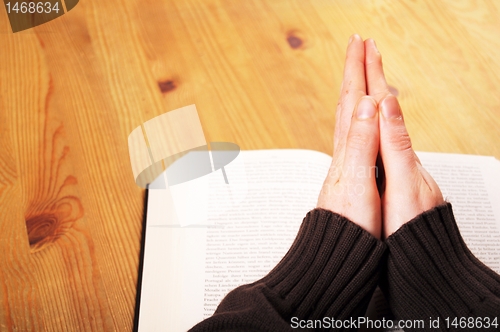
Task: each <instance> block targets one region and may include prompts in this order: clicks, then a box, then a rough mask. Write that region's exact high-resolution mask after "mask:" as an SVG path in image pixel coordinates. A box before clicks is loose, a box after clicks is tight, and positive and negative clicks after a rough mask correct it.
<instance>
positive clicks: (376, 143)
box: [317, 35, 444, 239]
mask: <svg viewBox="0 0 500 332" xmlns="http://www.w3.org/2000/svg"><path fill="white" fill-rule="evenodd" d="M381 168H382V169H381ZM377 183H378V184H379V186H378V187H377ZM443 203H444V200H443V195H442V194H441V191H440V190H439V187H438V185H437V184H436V182H435V181H434V179H433V178H432V177H431V176H430V175H429V173H427V172H426V170H425V169H424V168H423V167H422V165H421V164H420V160H419V159H418V157H417V156H416V154H415V152H414V151H413V149H412V145H411V141H410V136H409V135H408V131H407V130H406V126H405V123H404V119H403V114H402V113H401V108H400V106H399V103H398V100H397V98H396V97H395V96H393V95H392V94H391V93H390V91H389V86H388V85H387V82H386V80H385V76H384V71H383V68H382V58H381V55H380V52H379V51H378V49H377V47H376V45H375V41H374V40H373V39H367V40H365V41H363V40H362V39H361V37H360V36H359V35H353V36H351V38H350V40H349V45H348V47H347V54H346V61H345V68H344V79H343V82H342V87H341V92H340V100H339V103H338V105H337V111H336V121H335V134H334V153H333V160H332V164H331V166H330V169H329V172H328V176H327V178H326V180H325V182H324V185H323V188H322V191H321V193H320V196H319V199H318V205H317V207H318V208H323V209H326V210H330V211H333V212H335V213H338V214H340V215H342V216H344V217H346V218H347V219H349V220H351V221H352V222H354V223H355V224H357V225H358V226H360V227H361V228H363V229H365V230H366V231H368V232H369V233H371V234H372V235H373V236H374V237H376V238H377V239H384V238H387V237H389V236H390V235H391V234H392V233H394V232H395V231H397V230H398V229H399V228H400V227H401V226H402V225H403V224H405V223H406V222H408V221H410V220H411V219H413V218H414V217H416V216H417V215H419V214H421V213H422V212H424V211H427V210H429V209H432V208H434V207H436V206H438V205H441V204H443Z"/></svg>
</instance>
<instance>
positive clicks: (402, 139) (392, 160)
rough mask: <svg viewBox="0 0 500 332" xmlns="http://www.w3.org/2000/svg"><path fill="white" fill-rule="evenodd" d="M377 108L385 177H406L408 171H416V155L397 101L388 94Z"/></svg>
mask: <svg viewBox="0 0 500 332" xmlns="http://www.w3.org/2000/svg"><path fill="white" fill-rule="evenodd" d="M379 108H380V113H381V116H380V122H379V124H380V155H381V157H382V160H383V163H384V170H385V172H386V178H389V177H392V178H401V179H403V178H408V172H414V171H418V170H417V156H416V155H415V152H414V151H413V148H412V145H411V140H410V135H408V131H407V130H406V126H405V123H404V119H403V114H402V113H401V107H400V106H399V102H398V100H397V98H396V97H394V96H393V95H388V96H387V97H385V98H384V99H382V101H381V102H380V104H379ZM398 175H401V177H399V176H398Z"/></svg>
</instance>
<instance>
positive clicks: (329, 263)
mask: <svg viewBox="0 0 500 332" xmlns="http://www.w3.org/2000/svg"><path fill="white" fill-rule="evenodd" d="M385 247H386V246H385V244H384V243H383V242H382V241H380V240H378V239H376V238H375V237H373V236H372V235H371V234H370V233H368V232H367V231H365V230H363V229H362V228H360V227H359V226H357V225H356V224H354V223H352V222H351V221H349V220H348V219H346V218H344V217H342V216H340V215H338V214H336V213H333V212H331V211H328V210H324V209H315V210H312V211H310V212H309V213H308V214H307V216H306V217H305V219H304V221H303V223H302V226H301V228H300V230H299V233H298V235H297V238H296V240H295V242H294V243H293V245H292V247H291V248H290V250H289V252H288V253H287V254H286V255H285V257H284V258H283V260H282V261H281V262H280V263H279V264H278V265H277V266H276V268H275V269H274V270H272V271H271V272H270V273H269V274H268V275H267V276H266V277H265V278H263V279H262V280H261V281H262V282H263V283H264V284H265V285H266V286H267V287H268V288H270V289H271V290H273V291H274V292H275V293H277V295H278V296H279V297H280V298H281V299H283V303H284V304H285V303H286V307H287V308H288V310H289V312H287V313H286V315H287V316H289V317H299V318H300V319H321V318H323V317H335V319H345V318H349V317H351V316H362V315H364V313H365V311H366V307H367V306H368V302H369V300H370V298H371V295H372V293H373V291H374V289H375V287H376V286H377V283H378V278H379V268H380V264H379V263H380V260H381V258H382V256H383V255H384V252H385Z"/></svg>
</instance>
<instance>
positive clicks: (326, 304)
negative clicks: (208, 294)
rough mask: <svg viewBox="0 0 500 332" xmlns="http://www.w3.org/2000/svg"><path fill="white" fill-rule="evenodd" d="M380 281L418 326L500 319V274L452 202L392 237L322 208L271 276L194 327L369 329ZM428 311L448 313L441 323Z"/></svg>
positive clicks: (232, 296)
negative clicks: (469, 242) (463, 232)
mask: <svg viewBox="0 0 500 332" xmlns="http://www.w3.org/2000/svg"><path fill="white" fill-rule="evenodd" d="M379 282H380V286H381V288H382V290H383V291H384V293H385V295H386V298H387V299H388V302H389V305H390V307H391V309H392V311H393V313H394V315H395V317H396V318H397V319H400V320H408V319H409V320H412V321H414V320H423V322H424V325H423V327H422V325H421V326H420V328H419V329H418V330H428V331H437V330H459V329H460V328H459V326H460V325H456V327H457V328H454V326H453V325H451V323H453V319H454V318H458V319H460V318H461V317H464V318H466V319H469V317H473V318H477V317H479V318H480V320H481V322H483V323H484V322H486V320H487V319H486V318H485V317H488V318H489V322H490V323H494V321H495V317H497V316H500V276H499V275H497V274H496V273H495V272H493V271H492V270H490V269H489V268H488V267H486V266H485V265H484V264H482V263H481V262H480V261H479V260H478V259H477V258H475V257H474V255H473V254H472V253H471V252H470V251H469V249H468V248H467V246H466V245H465V243H464V241H463V239H462V237H461V236H460V233H459V231H458V228H457V225H456V222H455V219H454V217H453V212H452V208H451V205H450V204H445V205H442V206H439V207H436V208H434V209H432V210H429V211H427V212H425V213H423V214H421V215H419V216H417V217H416V218H414V219H413V220H411V221H410V222H408V223H406V224H405V225H404V226H402V227H401V228H400V229H399V230H398V231H397V232H395V233H394V234H393V235H391V236H390V237H389V238H388V239H387V240H386V241H385V242H382V241H380V240H377V239H376V238H374V237H373V236H372V235H371V234H369V233H368V232H366V231H365V230H363V229H361V228H360V227H359V226H357V225H356V224H354V223H352V222H351V221H349V220H348V219H346V218H344V217H342V216H340V215H338V214H336V213H333V212H331V211H328V210H323V209H315V210H312V211H310V212H309V213H308V214H307V216H306V217H305V218H304V221H303V223H302V225H301V227H300V230H299V232H298V235H297V237H296V239H295V242H294V243H293V245H292V247H291V248H290V250H289V251H288V253H287V254H286V255H285V257H284V258H283V259H282V260H281V262H280V263H279V264H278V265H277V266H276V267H275V268H274V269H273V270H272V271H271V272H270V273H269V274H268V275H267V276H265V277H264V278H262V279H260V280H258V281H256V282H254V283H252V284H248V285H243V286H240V287H238V288H236V289H235V290H233V291H231V292H230V293H229V294H228V295H227V296H226V297H225V298H224V299H223V300H222V302H221V303H220V305H219V306H218V308H217V310H216V312H215V313H214V315H213V316H212V317H210V318H207V319H205V320H204V321H202V322H201V323H199V324H197V325H196V326H195V327H193V328H192V329H191V331H193V332H196V331H294V330H300V328H298V327H309V329H308V330H319V329H320V327H321V328H323V329H328V328H330V327H334V326H336V325H335V324H340V322H342V324H343V325H342V328H337V329H336V330H356V329H357V328H360V327H366V325H364V326H363V325H361V326H360V323H361V322H362V320H360V321H358V317H363V316H364V314H365V311H366V308H367V306H368V303H369V301H370V298H371V296H372V294H373V291H374V290H375V288H376V286H377V284H378V283H379ZM430 318H432V319H433V320H434V321H435V320H436V319H438V318H439V319H440V321H439V329H436V328H433V327H431V326H430V323H429V319H430ZM446 318H448V322H449V324H450V325H447V322H446ZM483 318H484V319H483ZM498 320H500V317H498V318H497V320H496V321H497V323H498V326H500V321H498ZM336 321H337V322H336ZM456 322H457V323H459V320H457V321H456ZM475 322H476V321H475ZM474 324H476V323H474ZM338 326H340V325H337V327H338ZM474 326H475V327H477V325H474ZM447 327H448V328H447ZM483 327H484V325H483ZM405 330H410V329H405ZM415 330H417V329H415ZM475 330H479V329H478V328H475ZM488 330H489V331H494V330H498V329H497V328H496V327H495V326H494V325H491V324H490V329H488Z"/></svg>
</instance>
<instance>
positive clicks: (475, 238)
mask: <svg viewBox="0 0 500 332" xmlns="http://www.w3.org/2000/svg"><path fill="white" fill-rule="evenodd" d="M417 156H418V157H419V159H420V161H421V162H422V165H423V166H424V168H425V169H426V170H427V171H428V172H429V174H431V175H432V177H433V178H434V180H436V182H437V184H438V185H439V188H440V189H441V191H442V193H443V196H444V198H445V199H446V200H447V201H449V202H450V203H452V206H453V212H454V216H455V219H456V221H457V225H458V227H459V229H460V233H461V234H462V237H463V238H464V241H465V243H466V244H467V246H468V247H469V249H470V250H471V251H472V253H473V254H474V255H475V256H476V257H477V258H478V259H479V260H481V261H482V262H483V263H484V264H486V265H487V266H488V267H490V268H491V269H492V270H494V271H495V272H497V273H500V204H499V202H500V161H498V160H496V159H495V158H494V157H486V156H475V155H464V154H450V153H432V152H417ZM367 316H369V317H370V318H371V319H377V318H381V317H385V318H386V319H393V315H392V313H391V312H390V309H389V306H388V305H387V303H386V301H385V299H384V296H383V294H382V292H381V291H380V290H379V289H377V291H376V292H375V294H374V296H373V298H372V300H371V302H370V305H369V307H368V310H367ZM386 331H402V330H400V329H394V330H386Z"/></svg>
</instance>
